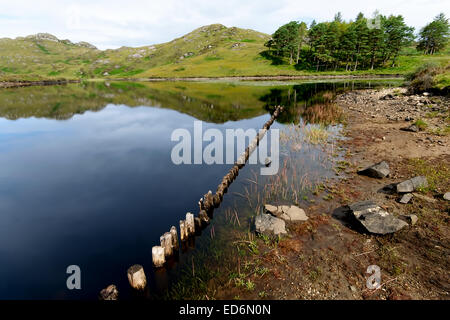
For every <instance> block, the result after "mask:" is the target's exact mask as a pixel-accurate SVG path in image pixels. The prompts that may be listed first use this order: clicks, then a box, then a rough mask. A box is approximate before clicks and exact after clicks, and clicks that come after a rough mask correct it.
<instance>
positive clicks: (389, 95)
mask: <svg viewBox="0 0 450 320" xmlns="http://www.w3.org/2000/svg"><path fill="white" fill-rule="evenodd" d="M392 99H394V96H393V95H392V94H390V93H388V94H387V95H385V96H382V97H381V98H380V100H392Z"/></svg>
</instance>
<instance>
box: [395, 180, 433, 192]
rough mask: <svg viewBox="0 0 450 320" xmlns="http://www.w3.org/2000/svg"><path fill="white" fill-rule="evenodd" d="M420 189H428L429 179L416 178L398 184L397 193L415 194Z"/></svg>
mask: <svg viewBox="0 0 450 320" xmlns="http://www.w3.org/2000/svg"><path fill="white" fill-rule="evenodd" d="M420 187H424V188H426V187H428V181H427V178H426V177H424V176H418V177H414V178H412V179H409V180H405V181H403V182H400V183H399V184H397V192H399V193H405V192H413V191H415V190H417V189H418V188H420Z"/></svg>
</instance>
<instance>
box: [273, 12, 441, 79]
mask: <svg viewBox="0 0 450 320" xmlns="http://www.w3.org/2000/svg"><path fill="white" fill-rule="evenodd" d="M448 29H449V27H448V20H447V19H446V18H445V16H444V14H440V15H439V16H438V17H436V18H435V20H434V21H433V22H431V23H430V24H428V25H427V26H425V27H424V28H423V29H422V30H421V32H420V40H419V42H418V45H417V48H418V50H421V51H423V52H424V53H426V54H433V53H436V52H438V51H439V50H442V48H444V47H445V45H446V43H447V41H448V34H449V31H448ZM414 40H415V36H414V28H412V27H409V26H407V25H406V24H405V21H404V19H403V16H401V15H398V16H394V15H391V16H388V17H386V16H383V15H381V14H379V13H378V12H375V13H374V17H373V18H372V19H368V18H366V17H364V15H363V14H362V13H359V14H358V16H357V17H356V19H355V20H354V21H349V22H346V21H344V20H343V19H342V15H341V13H337V14H336V15H335V17H334V20H333V21H331V22H320V23H316V22H315V21H313V22H312V23H311V25H310V26H309V28H308V27H307V25H306V24H305V23H304V22H297V21H291V22H289V23H287V24H285V25H283V26H281V27H280V28H278V30H277V31H275V33H274V34H273V35H272V38H271V39H270V40H268V41H267V42H266V43H265V46H266V47H267V48H268V50H267V51H266V52H265V53H264V54H265V56H266V57H267V58H270V59H272V60H273V61H274V62H275V63H284V62H285V61H289V64H291V65H292V64H296V67H298V68H300V69H315V70H317V71H319V70H347V71H350V70H358V69H374V68H377V67H381V66H383V67H385V66H392V67H393V66H395V65H396V64H397V58H398V56H399V54H400V51H401V50H402V48H404V47H405V46H408V45H411V44H412V42H413V41H414Z"/></svg>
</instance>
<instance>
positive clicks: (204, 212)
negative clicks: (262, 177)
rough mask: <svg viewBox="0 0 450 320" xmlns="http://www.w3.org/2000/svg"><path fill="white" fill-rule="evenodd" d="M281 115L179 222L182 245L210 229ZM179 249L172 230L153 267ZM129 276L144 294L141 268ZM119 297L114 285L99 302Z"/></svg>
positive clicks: (154, 254) (157, 249)
mask: <svg viewBox="0 0 450 320" xmlns="http://www.w3.org/2000/svg"><path fill="white" fill-rule="evenodd" d="M282 111H283V107H282V106H277V107H276V108H275V111H274V112H273V114H272V116H271V117H270V119H269V120H268V121H267V122H266V123H265V124H264V126H263V127H262V129H261V130H260V131H259V133H258V134H257V135H256V137H255V138H254V139H253V140H252V141H251V142H250V144H249V146H248V147H247V148H246V149H245V151H244V152H243V153H242V154H241V155H240V157H239V158H238V159H237V161H236V162H235V164H234V165H233V167H232V168H231V169H230V170H229V172H228V173H227V174H226V175H225V176H224V177H223V178H222V181H221V183H220V184H219V185H218V187H217V190H216V193H215V194H213V193H212V192H211V190H210V191H208V193H206V194H205V195H204V196H203V197H202V198H201V199H200V201H199V202H198V205H199V212H198V214H197V216H194V215H193V214H192V213H190V212H188V213H186V218H185V220H180V225H179V230H180V232H179V233H180V240H181V242H182V243H184V242H186V241H187V240H188V239H189V238H191V237H194V236H195V232H196V230H197V231H200V230H202V229H203V228H205V227H206V226H208V225H209V223H210V219H212V214H213V211H214V209H215V208H218V207H219V206H220V203H221V202H222V200H223V196H224V194H225V193H226V192H227V191H228V188H229V187H230V185H231V184H232V183H233V181H234V180H235V179H236V178H237V176H238V175H239V170H240V169H242V168H243V167H244V166H245V163H246V162H247V161H248V159H249V157H250V155H251V154H252V153H253V151H254V150H255V149H256V147H257V146H258V145H259V142H260V141H261V139H263V138H264V136H265V134H266V132H267V130H269V128H270V126H271V125H272V124H273V122H274V121H275V119H276V118H277V117H278V115H279V114H280V112H282ZM179 247H180V243H179V241H178V231H177V228H176V227H175V226H172V227H171V228H170V230H169V231H168V232H165V233H164V234H163V235H162V236H161V237H160V245H157V246H154V247H153V248H152V261H153V265H154V267H155V268H161V267H163V266H164V264H165V263H166V260H167V259H169V258H170V257H172V256H173V255H174V253H175V252H176V251H177V250H178V249H179ZM127 276H128V282H129V283H130V286H131V287H132V288H133V289H135V290H137V291H143V290H144V289H145V288H146V286H147V278H146V276H145V272H144V268H143V267H142V265H139V264H135V265H133V266H131V267H130V268H128V271H127ZM117 296H118V291H117V288H116V287H115V286H114V285H110V286H108V287H107V288H105V289H103V290H102V291H101V292H100V299H105V300H111V299H113V300H114V299H117Z"/></svg>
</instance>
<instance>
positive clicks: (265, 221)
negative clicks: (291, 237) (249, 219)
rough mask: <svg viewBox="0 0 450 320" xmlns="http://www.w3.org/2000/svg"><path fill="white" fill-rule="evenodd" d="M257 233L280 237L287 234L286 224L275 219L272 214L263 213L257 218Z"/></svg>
mask: <svg viewBox="0 0 450 320" xmlns="http://www.w3.org/2000/svg"><path fill="white" fill-rule="evenodd" d="M255 229H256V232H258V233H262V234H267V235H275V236H277V235H280V234H285V233H287V232H286V223H285V222H284V220H282V219H280V218H277V217H274V216H272V215H270V214H266V213H262V214H259V215H257V216H256V218H255Z"/></svg>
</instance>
